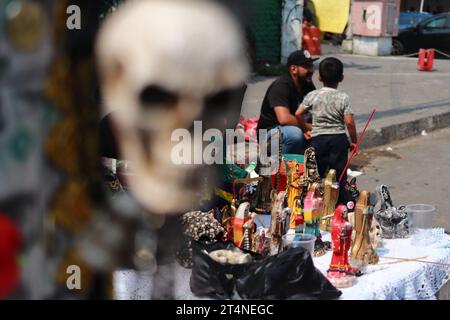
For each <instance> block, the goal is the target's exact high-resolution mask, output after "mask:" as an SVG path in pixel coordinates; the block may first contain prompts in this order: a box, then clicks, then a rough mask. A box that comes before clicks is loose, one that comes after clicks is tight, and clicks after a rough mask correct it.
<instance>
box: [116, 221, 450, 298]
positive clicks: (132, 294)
mask: <svg viewBox="0 0 450 320" xmlns="http://www.w3.org/2000/svg"><path fill="white" fill-rule="evenodd" d="M329 237H330V235H329V234H323V239H324V240H329ZM377 252H378V254H379V256H380V262H379V263H380V264H381V263H385V262H393V261H394V260H390V259H389V260H388V259H384V258H383V256H385V257H397V258H418V257H425V256H426V257H427V258H425V259H423V260H427V261H431V262H439V263H445V264H450V235H447V234H445V233H444V230H443V229H428V230H419V231H418V232H417V233H416V234H414V235H413V236H411V237H410V238H408V239H394V240H383V247H382V248H379V249H377ZM331 254H332V253H331V252H328V253H327V254H326V255H324V256H322V257H319V258H314V264H315V266H316V267H317V268H318V269H319V270H320V271H322V272H323V273H325V272H326V270H327V269H328V267H329V263H330V260H331ZM174 270H175V275H176V279H175V288H174V292H175V298H176V299H179V300H185V299H198V298H197V297H196V296H194V295H193V294H192V293H191V291H190V288H189V278H190V274H191V270H190V269H184V268H182V267H181V266H179V265H174ZM449 279H450V267H449V266H444V265H439V264H430V263H422V262H401V263H396V264H388V265H375V266H370V267H369V268H368V269H367V270H366V273H365V274H364V275H363V276H361V277H358V278H357V282H356V284H355V285H354V286H352V287H350V288H345V289H341V291H342V296H341V298H340V299H351V300H372V299H383V300H386V299H388V300H394V299H436V293H437V292H438V291H439V289H440V288H441V287H442V286H443V285H444V284H445V283H446V282H447V281H448V280H449ZM151 290H152V275H151V274H149V273H145V272H136V271H132V270H122V271H116V272H115V274H114V293H115V297H116V298H117V299H149V298H150V296H151Z"/></svg>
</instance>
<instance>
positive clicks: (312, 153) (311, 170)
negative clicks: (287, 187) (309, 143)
mask: <svg viewBox="0 0 450 320" xmlns="http://www.w3.org/2000/svg"><path fill="white" fill-rule="evenodd" d="M314 182H317V183H321V182H322V179H321V178H320V175H319V169H318V167H317V162H316V150H315V149H314V147H309V148H308V149H306V150H305V176H304V179H303V183H304V185H303V186H304V188H306V190H309V188H310V187H311V185H312V184H313V183H314Z"/></svg>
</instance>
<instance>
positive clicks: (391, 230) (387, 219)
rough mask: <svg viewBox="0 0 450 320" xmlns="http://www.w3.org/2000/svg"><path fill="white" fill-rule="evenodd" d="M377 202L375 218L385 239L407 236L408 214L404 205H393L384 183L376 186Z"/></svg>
mask: <svg viewBox="0 0 450 320" xmlns="http://www.w3.org/2000/svg"><path fill="white" fill-rule="evenodd" d="M377 193H378V197H379V198H378V203H377V205H376V206H375V219H376V220H377V221H378V223H379V224H380V227H381V236H382V237H383V238H385V239H397V238H407V237H408V236H409V223H408V215H407V212H406V207H405V206H400V207H398V208H397V207H395V206H394V204H393V202H392V199H391V195H390V193H389V189H388V187H387V186H385V185H383V184H382V185H380V186H379V187H378V188H377Z"/></svg>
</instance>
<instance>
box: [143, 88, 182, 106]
mask: <svg viewBox="0 0 450 320" xmlns="http://www.w3.org/2000/svg"><path fill="white" fill-rule="evenodd" d="M139 100H140V102H141V105H142V106H143V107H149V108H151V107H152V105H167V106H170V105H174V104H175V103H176V102H177V100H178V97H177V95H176V94H174V93H172V92H169V91H167V90H165V89H163V88H160V87H158V86H147V87H145V88H144V89H143V90H142V91H141V94H140V95H139Z"/></svg>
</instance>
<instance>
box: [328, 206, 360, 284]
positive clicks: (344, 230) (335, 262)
mask: <svg viewBox="0 0 450 320" xmlns="http://www.w3.org/2000/svg"><path fill="white" fill-rule="evenodd" d="M347 213H348V209H347V207H346V206H345V205H338V206H337V208H336V210H335V212H334V216H333V219H332V220H331V239H332V243H333V256H332V258H331V264H330V269H329V270H328V271H327V278H328V280H330V282H331V283H332V284H333V285H334V286H335V287H336V288H346V287H350V286H352V285H353V284H354V283H355V280H356V279H355V276H356V275H360V271H359V270H358V269H356V268H353V267H352V266H351V265H350V263H349V260H348V251H349V249H350V246H351V242H352V241H351V235H352V225H351V224H350V223H349V222H348V220H347Z"/></svg>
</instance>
